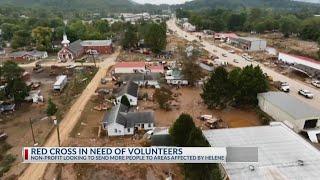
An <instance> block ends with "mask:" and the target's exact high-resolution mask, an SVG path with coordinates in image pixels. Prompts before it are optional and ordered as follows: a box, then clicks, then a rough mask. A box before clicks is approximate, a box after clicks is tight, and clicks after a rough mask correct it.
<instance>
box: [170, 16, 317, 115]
mask: <svg viewBox="0 0 320 180" xmlns="http://www.w3.org/2000/svg"><path fill="white" fill-rule="evenodd" d="M167 26H168V28H169V29H171V30H172V31H173V32H175V33H176V35H177V36H179V37H181V38H184V39H186V40H188V41H194V40H196V41H198V40H199V39H198V38H197V37H196V36H195V35H192V34H191V33H188V32H185V31H183V30H182V29H180V28H179V27H178V26H177V25H176V24H175V22H174V20H173V19H171V20H170V21H167ZM201 44H202V45H203V46H204V47H203V48H204V49H205V50H207V51H208V52H210V53H212V54H215V55H217V56H218V57H219V58H220V59H222V60H225V61H227V62H228V63H229V64H231V65H234V66H237V67H245V66H247V65H250V64H253V65H254V66H257V65H259V66H260V67H261V69H262V70H263V72H265V73H267V74H268V75H269V76H271V77H272V78H273V80H274V81H285V82H288V83H289V85H290V90H291V92H290V94H291V95H293V96H295V97H297V98H298V99H300V100H302V101H304V102H306V103H308V104H310V105H311V106H313V107H315V108H317V109H319V110H320V90H319V89H316V88H315V87H313V86H311V85H309V84H306V83H304V82H301V81H298V80H295V79H290V78H289V77H287V76H284V75H282V74H280V73H278V72H276V71H274V70H272V69H270V68H268V67H266V66H264V65H263V64H260V63H257V62H249V61H246V60H245V59H244V58H242V57H241V56H239V55H237V54H232V53H229V52H228V51H226V50H224V49H222V48H219V47H217V46H215V45H214V44H210V43H208V42H207V41H202V42H201ZM223 53H224V54H227V57H223V56H222V54H223ZM233 59H237V60H238V61H239V63H235V62H233ZM299 89H308V90H310V91H311V92H312V93H313V94H314V96H315V97H314V99H306V98H304V97H302V96H300V95H298V90H299Z"/></svg>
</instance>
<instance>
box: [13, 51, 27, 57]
mask: <svg viewBox="0 0 320 180" xmlns="http://www.w3.org/2000/svg"><path fill="white" fill-rule="evenodd" d="M26 54H28V52H27V51H16V52H12V53H11V54H10V56H11V57H21V56H24V55H26Z"/></svg>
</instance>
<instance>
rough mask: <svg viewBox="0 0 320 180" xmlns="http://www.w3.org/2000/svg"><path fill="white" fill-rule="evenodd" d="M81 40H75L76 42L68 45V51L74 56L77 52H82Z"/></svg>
mask: <svg viewBox="0 0 320 180" xmlns="http://www.w3.org/2000/svg"><path fill="white" fill-rule="evenodd" d="M81 42H82V41H81V40H80V39H79V40H77V41H74V42H72V43H71V44H70V46H69V47H68V49H69V50H70V51H71V52H72V53H74V54H78V52H79V51H82V49H83V47H82V45H81Z"/></svg>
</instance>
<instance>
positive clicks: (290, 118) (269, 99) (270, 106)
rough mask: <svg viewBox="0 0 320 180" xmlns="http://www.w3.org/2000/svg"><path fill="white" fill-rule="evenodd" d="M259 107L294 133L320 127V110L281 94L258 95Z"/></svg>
mask: <svg viewBox="0 0 320 180" xmlns="http://www.w3.org/2000/svg"><path fill="white" fill-rule="evenodd" d="M258 100H259V107H260V109H261V110H262V111H264V112H265V113H267V114H268V115H269V116H271V117H272V118H273V119H275V120H276V121H281V122H284V123H285V124H286V125H288V126H289V127H290V128H292V129H294V130H295V131H296V132H299V131H301V130H308V129H314V128H317V127H319V126H320V110H318V109H315V108H313V107H312V106H310V105H308V104H306V103H305V102H302V101H300V100H299V99H296V98H295V97H293V96H291V95H288V94H285V93H283V92H267V93H261V94H258Z"/></svg>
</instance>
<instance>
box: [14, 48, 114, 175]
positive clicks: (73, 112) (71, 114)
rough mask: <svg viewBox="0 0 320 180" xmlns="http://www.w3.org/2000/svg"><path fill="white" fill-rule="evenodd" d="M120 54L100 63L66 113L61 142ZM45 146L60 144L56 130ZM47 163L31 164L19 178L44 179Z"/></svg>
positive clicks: (60, 126) (62, 124)
mask: <svg viewBox="0 0 320 180" xmlns="http://www.w3.org/2000/svg"><path fill="white" fill-rule="evenodd" d="M118 55H119V52H116V53H114V54H113V55H112V56H111V57H109V58H107V59H105V60H104V61H103V62H102V63H100V64H99V66H100V69H99V71H98V72H97V74H96V75H95V77H94V78H93V79H92V81H91V82H90V83H89V84H88V86H87V88H86V89H85V90H84V91H83V92H82V94H81V96H80V97H79V98H78V99H77V101H76V102H75V103H74V104H73V105H72V106H71V108H70V109H69V111H68V113H67V114H66V115H65V117H64V119H63V120H62V121H61V123H60V125H59V128H60V139H61V144H63V142H65V141H66V140H67V139H68V137H69V133H70V132H71V131H72V129H73V128H74V126H75V125H76V124H77V122H78V120H79V118H80V116H81V113H82V111H83V109H84V107H85V105H86V104H87V102H88V101H89V100H90V97H91V96H92V95H93V94H94V92H95V90H96V88H97V87H98V85H99V83H100V79H101V78H103V77H105V75H106V73H107V70H108V68H109V67H110V66H111V65H113V64H114V62H115V60H116V58H117V57H118ZM43 146H44V147H57V146H58V139H57V133H56V131H55V132H54V133H52V134H51V136H50V137H49V138H48V139H47V141H46V143H45V144H44V145H43ZM47 165H48V164H30V166H29V167H28V168H27V169H26V170H25V171H24V173H23V174H22V175H21V176H20V177H19V179H23V180H30V179H32V180H35V179H42V177H43V175H44V173H45V171H46V167H47Z"/></svg>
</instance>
